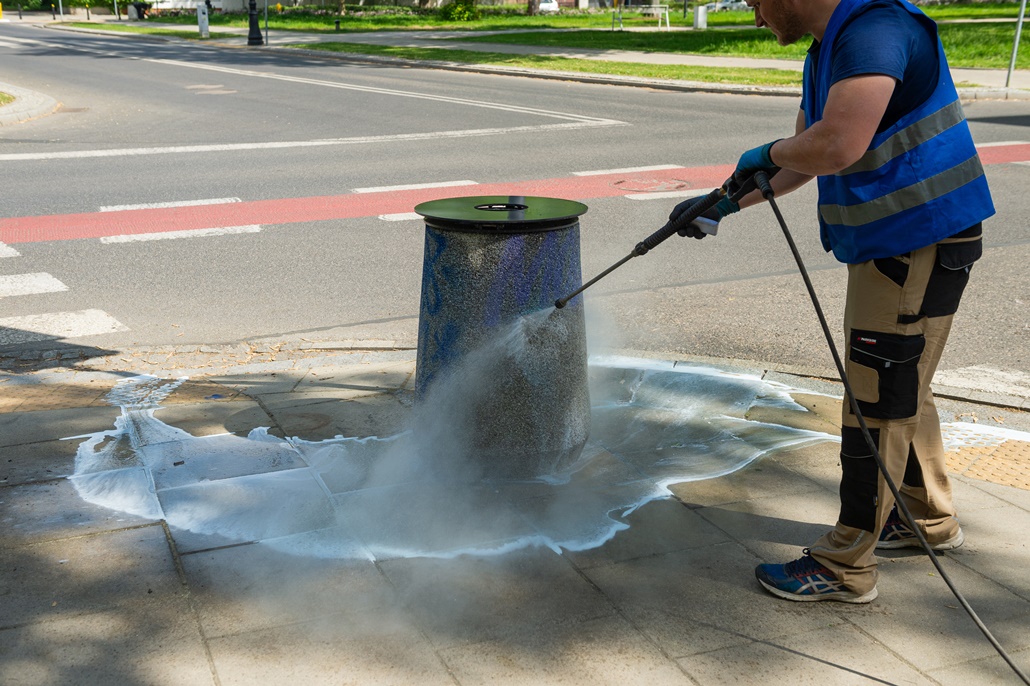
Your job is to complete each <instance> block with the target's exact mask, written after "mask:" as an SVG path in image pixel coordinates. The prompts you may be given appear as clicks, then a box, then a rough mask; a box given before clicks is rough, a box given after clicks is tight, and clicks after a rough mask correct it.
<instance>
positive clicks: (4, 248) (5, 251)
mask: <svg viewBox="0 0 1030 686" xmlns="http://www.w3.org/2000/svg"><path fill="white" fill-rule="evenodd" d="M0 257H21V253H20V252H18V251H17V250H15V249H14V248H12V247H11V246H9V245H7V244H6V243H0Z"/></svg>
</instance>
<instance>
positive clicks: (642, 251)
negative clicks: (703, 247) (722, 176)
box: [632, 188, 726, 257]
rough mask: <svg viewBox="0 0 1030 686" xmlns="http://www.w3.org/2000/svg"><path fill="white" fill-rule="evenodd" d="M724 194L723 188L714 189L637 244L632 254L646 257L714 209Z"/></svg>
mask: <svg viewBox="0 0 1030 686" xmlns="http://www.w3.org/2000/svg"><path fill="white" fill-rule="evenodd" d="M725 194H726V192H725V190H724V189H723V188H716V189H715V190H714V191H712V192H711V193H709V194H708V195H706V196H705V197H703V198H702V199H700V200H698V201H697V202H696V203H694V204H693V205H691V206H690V207H689V208H688V209H687V211H686V212H684V213H683V214H681V215H680V216H678V217H676V218H675V219H672V220H670V221H669V222H668V223H666V225H665V226H663V227H662V228H660V229H658V230H657V231H655V232H654V233H652V234H651V235H650V236H648V237H647V238H645V239H644V240H642V241H640V242H639V243H637V247H635V248H633V253H632V254H633V255H635V256H638V257H639V256H640V255H646V254H647V252H648V251H649V250H651V249H652V248H656V247H658V245H659V244H660V243H662V241H664V240H665V239H667V238H669V237H670V236H673V235H675V234H677V233H679V230H680V229H682V228H685V227H686V226H688V225H689V224H690V223H691V222H692V221H694V220H695V219H697V218H698V217H700V216H701V215H702V214H704V213H705V212H707V211H708V210H710V209H712V208H713V207H715V205H716V203H718V202H719V201H720V200H722V197H723V196H724V195H725Z"/></svg>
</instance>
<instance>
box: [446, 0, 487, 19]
mask: <svg viewBox="0 0 1030 686" xmlns="http://www.w3.org/2000/svg"><path fill="white" fill-rule="evenodd" d="M479 17H480V14H479V8H478V7H476V2H475V0H454V2H449V3H447V4H446V5H444V6H443V7H441V8H440V18H441V19H443V20H444V21H475V20H477V19H479Z"/></svg>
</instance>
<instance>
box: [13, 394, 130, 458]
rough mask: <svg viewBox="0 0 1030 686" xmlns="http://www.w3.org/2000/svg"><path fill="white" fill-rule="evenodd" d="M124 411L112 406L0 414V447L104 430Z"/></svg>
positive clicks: (112, 424) (111, 425)
mask: <svg viewBox="0 0 1030 686" xmlns="http://www.w3.org/2000/svg"><path fill="white" fill-rule="evenodd" d="M121 413H122V411H121V410H120V409H119V408H117V407H111V406H109V405H106V404H105V405H94V406H90V407H79V408H74V409H64V410H40V411H36V412H11V413H6V414H0V448H6V447H8V446H16V445H25V444H30V443H40V442H42V441H52V440H57V439H61V438H67V437H69V436H81V435H84V434H91V433H96V432H97V431H105V430H107V429H110V428H111V427H113V426H114V420H115V418H116V417H118V416H119V415H120V414H121Z"/></svg>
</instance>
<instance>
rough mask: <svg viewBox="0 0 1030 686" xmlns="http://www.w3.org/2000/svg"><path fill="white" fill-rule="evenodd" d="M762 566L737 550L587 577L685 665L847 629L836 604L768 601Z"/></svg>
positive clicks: (641, 562) (655, 560)
mask: <svg viewBox="0 0 1030 686" xmlns="http://www.w3.org/2000/svg"><path fill="white" fill-rule="evenodd" d="M759 562H761V561H760V560H759V559H757V558H756V557H755V556H754V555H753V554H751V553H749V552H748V551H746V550H745V549H744V548H742V547H741V546H740V545H738V544H736V543H724V544H719V545H715V546H709V547H706V548H697V549H694V550H689V551H680V552H676V553H670V554H668V555H658V556H654V557H648V558H640V559H637V560H630V561H627V562H621V563H618V564H614V565H607V566H604V567H594V568H592V569H588V570H585V571H584V573H585V574H586V576H587V577H588V578H589V579H590V580H591V581H592V582H594V583H595V584H596V585H597V587H598V588H599V589H600V590H601V592H603V593H604V594H605V596H606V597H607V598H609V599H610V600H611V602H613V603H614V604H615V606H616V607H617V608H618V609H619V611H620V612H621V613H622V614H624V615H625V616H626V617H627V618H629V619H630V621H632V622H633V623H634V625H635V626H637V627H638V628H640V630H641V631H642V632H644V634H646V635H647V636H648V637H650V638H651V640H653V641H654V642H655V643H656V644H657V645H658V646H659V647H660V648H661V649H662V650H663V651H664V652H665V653H666V654H667V655H670V656H672V657H676V658H678V657H684V656H690V655H697V654H702V653H707V652H710V651H713V650H719V649H721V648H724V647H727V646H733V645H739V644H746V643H750V642H751V641H755V640H759V641H761V640H767V639H782V638H783V637H785V636H789V635H793V634H798V633H802V632H806V631H809V630H811V628H812V626H820V627H823V628H825V629H826V630H830V629H832V628H833V627H835V626H837V625H839V624H841V623H842V621H843V620H842V619H841V618H840V617H839V616H838V615H837V614H835V612H834V610H833V609H832V608H829V607H827V605H830V603H818V604H806V605H804V606H800V605H799V604H797V603H788V602H785V601H781V600H778V599H777V598H773V597H772V596H769V595H768V594H766V593H765V591H763V590H762V588H761V587H760V586H759V585H758V582H757V581H755V578H754V574H753V572H752V570H753V569H754V567H755V565H756V564H758V563H759Z"/></svg>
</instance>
